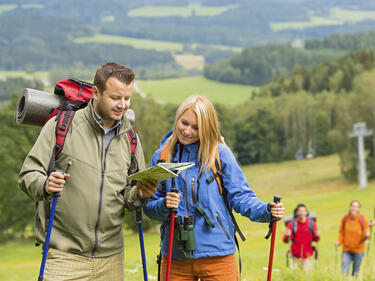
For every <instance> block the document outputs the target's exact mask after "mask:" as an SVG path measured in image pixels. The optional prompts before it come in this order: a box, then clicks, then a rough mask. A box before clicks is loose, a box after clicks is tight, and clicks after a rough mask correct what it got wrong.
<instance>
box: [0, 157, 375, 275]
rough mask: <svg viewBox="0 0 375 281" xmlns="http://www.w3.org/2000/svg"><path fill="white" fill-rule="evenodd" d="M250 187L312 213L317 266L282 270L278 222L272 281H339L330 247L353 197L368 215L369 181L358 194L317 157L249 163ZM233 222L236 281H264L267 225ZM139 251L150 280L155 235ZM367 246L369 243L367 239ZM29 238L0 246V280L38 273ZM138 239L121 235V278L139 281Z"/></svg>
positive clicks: (370, 270) (37, 254)
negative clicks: (237, 231)
mask: <svg viewBox="0 0 375 281" xmlns="http://www.w3.org/2000/svg"><path fill="white" fill-rule="evenodd" d="M244 172H245V175H246V177H247V179H248V181H249V183H250V186H251V188H252V189H253V190H254V191H255V192H256V193H257V195H258V197H259V198H260V199H262V200H263V201H270V200H272V196H273V195H274V194H280V195H282V196H283V199H282V201H283V202H284V205H285V207H286V212H287V214H291V213H292V211H293V208H294V207H295V206H296V205H297V204H298V203H300V202H304V203H306V204H307V206H308V208H309V209H310V210H311V211H315V212H317V216H318V220H317V224H318V227H319V229H320V231H321V241H320V242H319V246H318V250H319V263H317V264H316V267H315V269H314V270H313V272H312V273H310V274H306V273H303V272H300V271H298V270H296V271H293V272H292V271H291V270H289V269H287V268H286V266H285V261H286V259H285V253H286V251H287V250H288V247H289V246H288V245H287V244H284V243H282V241H281V239H282V235H283V231H284V229H285V228H284V224H283V222H279V223H278V227H277V230H278V231H277V236H276V246H275V256H274V267H273V268H274V269H275V272H274V273H273V276H272V280H273V281H341V280H347V279H344V278H343V277H342V276H341V274H340V265H339V263H340V255H341V254H340V251H338V252H335V250H334V247H333V243H334V241H335V240H336V239H337V234H338V229H339V221H340V218H341V217H342V216H343V215H344V214H345V213H346V212H347V210H348V204H349V202H350V201H351V200H353V199H358V200H360V201H361V203H362V207H361V212H362V213H363V214H365V216H366V217H367V218H371V217H372V216H373V208H374V203H375V202H374V198H375V183H374V182H371V183H370V184H369V187H368V188H367V189H365V190H358V189H357V184H356V183H347V182H346V181H345V180H344V179H343V178H342V175H341V174H340V167H339V161H338V157H337V156H336V155H333V156H329V157H319V158H315V159H306V160H300V161H289V162H283V163H273V164H261V165H251V166H246V167H244ZM237 219H238V223H239V225H240V227H241V229H242V231H243V232H244V234H245V236H246V241H245V242H241V241H240V249H241V257H242V277H243V278H242V280H243V281H263V280H266V276H267V272H266V271H265V268H267V264H268V254H269V243H270V241H269V240H265V239H264V235H265V234H266V232H267V227H268V225H267V224H260V223H250V222H249V220H248V219H246V218H243V217H241V216H239V215H237ZM144 240H145V248H146V255H147V269H148V274H149V280H156V279H155V278H156V273H157V267H156V263H155V260H156V255H157V254H158V252H159V234H157V233H156V232H154V231H151V232H148V233H145V237H144ZM372 243H373V241H372ZM33 244H34V243H33V241H32V240H27V241H21V242H10V243H7V244H5V245H0V261H1V262H0V280H7V281H8V280H11V281H29V280H30V281H32V280H36V279H37V278H36V276H37V274H38V271H39V266H40V259H41V248H40V247H39V248H36V247H34V246H33ZM374 254H375V249H374V247H373V245H371V252H370V259H369V262H368V261H367V260H366V257H365V258H364V261H363V265H362V270H361V277H362V279H360V280H363V281H372V280H373V276H374V275H373V274H375V262H374V258H375V255H374ZM140 265H141V258H140V252H139V242H138V235H137V234H131V233H129V232H127V233H126V234H125V272H126V273H125V274H126V278H125V279H126V280H131V281H141V280H143V277H142V268H141V267H140Z"/></svg>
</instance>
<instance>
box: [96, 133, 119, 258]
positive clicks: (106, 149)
mask: <svg viewBox="0 0 375 281" xmlns="http://www.w3.org/2000/svg"><path fill="white" fill-rule="evenodd" d="M114 138H115V137H113V138H112V139H111V141H110V142H109V144H108V147H106V148H105V142H104V135H102V145H103V146H102V153H101V165H102V176H101V182H100V193H99V209H98V218H97V220H96V225H95V244H94V248H93V249H92V252H91V257H92V258H93V257H94V256H95V251H96V248H97V247H98V228H99V223H100V217H101V212H102V201H103V187H104V172H105V167H106V158H107V152H108V149H109V145H110V144H111V142H112V140H113V139H114ZM103 150H104V159H103Z"/></svg>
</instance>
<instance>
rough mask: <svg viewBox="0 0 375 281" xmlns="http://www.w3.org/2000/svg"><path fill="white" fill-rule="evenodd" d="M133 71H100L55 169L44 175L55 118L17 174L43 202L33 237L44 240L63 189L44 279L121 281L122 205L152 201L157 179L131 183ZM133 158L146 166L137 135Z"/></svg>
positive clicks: (113, 67)
mask: <svg viewBox="0 0 375 281" xmlns="http://www.w3.org/2000/svg"><path fill="white" fill-rule="evenodd" d="M134 78H135V75H134V72H133V71H132V70H131V69H130V68H127V67H125V66H123V65H120V64H118V63H114V62H112V63H107V64H105V65H102V66H100V67H99V68H98V69H97V71H96V74H95V78H94V86H93V88H92V91H93V99H92V101H91V102H89V104H88V106H87V107H85V108H84V109H81V110H78V111H77V112H76V114H75V116H74V119H73V122H72V124H71V126H70V128H69V132H68V134H67V137H66V140H65V144H64V146H63V149H62V152H61V153H60V155H59V157H58V158H57V160H56V165H55V166H56V170H63V171H64V170H65V169H66V167H67V165H70V166H71V168H70V170H69V174H62V173H58V172H52V173H50V174H49V175H48V173H47V170H48V166H49V162H50V157H51V154H52V149H53V147H54V145H55V143H56V140H55V138H56V137H55V126H56V122H55V121H54V120H55V119H51V120H50V121H48V122H47V123H46V124H45V126H44V127H43V128H42V130H41V132H40V135H39V137H38V139H37V141H36V143H35V144H34V146H33V148H32V149H31V151H30V152H29V154H28V155H27V157H26V159H25V161H24V163H23V166H22V169H21V171H20V174H19V184H20V187H21V188H22V190H23V191H24V192H26V193H27V194H28V195H29V196H30V197H32V198H33V199H35V200H40V201H39V204H38V208H37V216H36V221H35V235H36V238H37V240H38V241H39V242H42V243H43V242H44V239H45V231H46V223H45V222H46V217H48V214H46V213H47V211H46V208H45V207H46V206H47V205H49V204H50V201H51V197H52V196H51V194H52V193H54V192H61V196H60V198H59V201H58V204H57V206H56V213H55V218H54V222H53V231H52V235H51V241H50V250H49V252H48V256H47V263H46V268H45V274H44V276H45V280H54V281H58V280H106V281H107V280H113V281H115V280H116V281H117V280H118V281H120V280H121V281H122V280H124V262H123V256H124V252H123V250H124V245H123V243H124V242H123V232H122V228H123V227H122V226H123V220H124V207H125V208H127V209H128V210H133V209H134V205H133V203H134V202H135V201H136V200H137V199H141V200H142V199H143V201H144V200H145V199H146V198H149V197H150V196H151V195H152V194H153V193H154V192H155V191H156V182H149V181H145V182H138V183H137V185H134V186H132V185H131V182H129V181H128V180H127V176H128V170H129V167H130V164H131V153H130V144H129V139H128V135H127V133H126V132H127V131H128V130H129V129H130V128H131V124H130V122H129V121H128V120H127V119H126V117H125V116H124V114H125V112H126V110H127V109H128V108H129V106H130V101H131V97H132V89H133V83H134ZM135 156H136V159H137V162H138V166H139V168H140V169H144V168H145V162H144V156H143V151H142V146H141V144H140V142H139V139H138V138H137V147H136V152H135Z"/></svg>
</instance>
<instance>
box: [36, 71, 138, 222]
mask: <svg viewBox="0 0 375 281" xmlns="http://www.w3.org/2000/svg"><path fill="white" fill-rule="evenodd" d="M92 86H93V84H91V83H88V82H84V81H81V80H78V79H75V78H70V79H64V80H61V81H59V82H57V83H56V86H55V90H54V94H55V95H58V96H60V97H61V100H62V102H61V105H60V106H59V107H57V108H55V109H53V110H52V111H51V112H50V115H49V116H48V117H47V118H46V120H45V122H44V124H45V123H46V122H47V121H48V120H49V119H51V118H53V117H54V116H56V129H55V132H56V144H55V146H54V148H53V151H52V155H51V160H50V163H49V166H48V171H47V173H48V175H49V174H50V173H52V172H53V171H54V170H55V164H56V159H57V157H58V156H59V154H60V153H61V151H62V149H63V146H64V143H65V139H66V135H67V133H68V131H69V128H70V125H71V124H72V121H73V118H74V114H75V112H76V111H77V110H79V109H82V108H84V107H86V106H87V105H88V103H89V102H90V100H91V98H92V96H93V93H92ZM126 134H127V136H128V139H129V143H130V153H131V164H130V168H129V171H128V173H130V174H132V173H135V172H137V171H138V163H137V159H136V157H135V150H136V148H137V136H136V133H135V131H134V129H133V128H130V129H129V130H128V131H127V132H126ZM40 200H42V198H38V199H37V204H38V202H39V201H40ZM44 206H45V211H46V214H47V217H46V220H45V224H46V229H47V226H48V220H49V213H50V205H49V204H44Z"/></svg>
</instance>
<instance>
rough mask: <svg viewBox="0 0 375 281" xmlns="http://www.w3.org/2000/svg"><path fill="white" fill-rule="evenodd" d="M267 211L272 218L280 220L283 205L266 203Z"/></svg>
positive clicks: (282, 214) (283, 209)
mask: <svg viewBox="0 0 375 281" xmlns="http://www.w3.org/2000/svg"><path fill="white" fill-rule="evenodd" d="M268 209H269V210H270V212H271V215H272V216H273V217H274V218H276V219H282V218H283V217H284V213H285V208H284V204H283V203H277V204H276V203H275V202H268Z"/></svg>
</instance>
